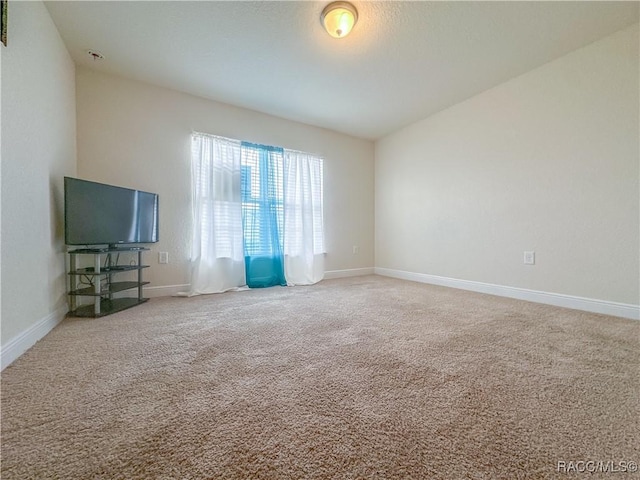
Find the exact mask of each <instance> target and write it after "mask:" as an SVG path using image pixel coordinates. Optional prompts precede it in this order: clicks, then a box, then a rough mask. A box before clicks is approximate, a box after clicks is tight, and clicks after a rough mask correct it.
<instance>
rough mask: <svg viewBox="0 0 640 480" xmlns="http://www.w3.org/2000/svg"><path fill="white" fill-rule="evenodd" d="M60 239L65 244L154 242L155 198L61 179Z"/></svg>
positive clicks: (156, 236) (111, 244)
mask: <svg viewBox="0 0 640 480" xmlns="http://www.w3.org/2000/svg"><path fill="white" fill-rule="evenodd" d="M64 239H65V243H66V244H67V245H87V246H89V245H108V246H109V247H112V248H113V247H115V246H117V245H119V244H137V243H155V242H157V241H158V195H157V194H155V193H149V192H141V191H139V190H132V189H130V188H123V187H116V186H114V185H105V184H102V183H96V182H89V181H87V180H80V179H78V178H71V177H64Z"/></svg>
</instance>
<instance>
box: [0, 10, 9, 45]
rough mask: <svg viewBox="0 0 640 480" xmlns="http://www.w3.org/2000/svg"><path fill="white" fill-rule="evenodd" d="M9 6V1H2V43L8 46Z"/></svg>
mask: <svg viewBox="0 0 640 480" xmlns="http://www.w3.org/2000/svg"><path fill="white" fill-rule="evenodd" d="M8 6H9V0H0V10H2V13H1V15H0V18H2V25H1V27H0V41H2V43H3V44H4V46H5V47H6V46H7V7H8Z"/></svg>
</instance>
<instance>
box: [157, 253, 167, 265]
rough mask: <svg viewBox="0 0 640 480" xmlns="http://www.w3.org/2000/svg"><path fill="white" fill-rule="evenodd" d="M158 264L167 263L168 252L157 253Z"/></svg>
mask: <svg viewBox="0 0 640 480" xmlns="http://www.w3.org/2000/svg"><path fill="white" fill-rule="evenodd" d="M158 263H169V252H158Z"/></svg>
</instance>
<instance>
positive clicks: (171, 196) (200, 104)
mask: <svg viewBox="0 0 640 480" xmlns="http://www.w3.org/2000/svg"><path fill="white" fill-rule="evenodd" d="M76 82H77V112H78V175H79V176H80V177H81V178H85V179H88V180H94V181H98V182H104V183H110V184H115V185H121V186H125V187H132V188H138V189H142V190H148V191H152V192H157V193H159V194H160V239H161V240H160V242H159V243H157V244H154V245H152V248H153V251H152V252H151V253H147V259H149V260H150V264H151V266H152V268H150V269H148V270H147V271H145V275H146V277H147V279H148V280H150V281H151V283H152V286H156V287H162V286H172V285H184V284H187V283H189V268H188V261H189V252H190V232H191V209H190V200H191V196H190V195H191V194H190V175H191V173H190V134H191V132H192V131H200V132H205V133H211V134H215V135H222V136H226V137H231V138H236V139H240V140H247V141H251V142H257V143H263V144H267V145H278V146H282V147H285V148H292V149H296V150H302V151H306V152H310V153H314V154H318V155H321V156H323V157H324V159H325V229H326V244H327V249H328V253H327V257H326V269H327V270H341V269H353V268H367V267H373V258H374V252H373V218H374V213H373V204H374V201H373V189H374V182H373V143H372V142H369V141H365V140H360V139H356V138H353V137H349V136H346V135H343V134H339V133H335V132H332V131H329V130H324V129H320V128H316V127H311V126H308V125H303V124H300V123H296V122H291V121H288V120H283V119H280V118H276V117H272V116H269V115H265V114H261V113H257V112H253V111H250V110H246V109H242V108H238V107H233V106H230V105H224V104H221V103H218V102H214V101H209V100H205V99H203V98H198V97H194V96H191V95H187V94H183V93H180V92H176V91H173V90H168V89H165V88H159V87H154V86H151V85H148V84H145V83H141V82H137V81H133V80H127V79H124V78H120V77H115V76H110V75H106V74H102V73H98V72H95V71H91V70H88V69H85V68H78V70H77V75H76ZM353 245H357V246H359V247H360V252H359V254H357V255H354V254H353V249H352V247H353ZM159 251H166V252H169V259H170V263H169V264H168V265H159V264H158V261H157V260H158V258H157V257H158V255H157V252H159Z"/></svg>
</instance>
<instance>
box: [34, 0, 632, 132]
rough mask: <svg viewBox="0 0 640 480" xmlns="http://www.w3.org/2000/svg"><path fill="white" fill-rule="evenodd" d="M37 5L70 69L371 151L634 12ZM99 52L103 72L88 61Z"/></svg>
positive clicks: (372, 5)
mask: <svg viewBox="0 0 640 480" xmlns="http://www.w3.org/2000/svg"><path fill="white" fill-rule="evenodd" d="M327 3H328V1H327V2H315V1H299V2H275V1H257V2H245V1H239V2H232V1H226V2H181V1H176V2H150V1H132V2H130V1H126V2H112V1H108V2H94V1H71V2H61V1H55V2H47V8H48V9H49V12H50V13H51V16H52V18H53V20H54V22H55V24H56V26H57V27H58V30H59V31H60V34H61V36H62V38H63V40H64V42H65V44H66V46H67V48H68V49H69V52H70V53H71V56H72V57H73V59H74V60H75V62H76V64H77V65H82V66H84V67H88V68H91V69H95V70H99V71H102V72H108V73H112V74H116V75H121V76H124V77H128V78H133V79H137V80H141V81H145V82H148V83H152V84H155V85H159V86H164V87H169V88H172V89H175V90H179V91H182V92H187V93H191V94H194V95H198V96H201V97H205V98H209V99H212V100H217V101H220V102H224V103H228V104H232V105H237V106H240V107H245V108H249V109H252V110H257V111H260V112H265V113H269V114H271V115H276V116H279V117H283V118H287V119H290V120H295V121H299V122H303V123H307V124H310V125H315V126H319V127H324V128H328V129H331V130H336V131H339V132H343V133H346V134H350V135H353V136H356V137H362V138H367V139H376V138H379V137H381V136H384V135H386V134H388V133H391V132H393V131H395V130H397V129H399V128H401V127H403V126H405V125H407V124H410V123H412V122H414V121H416V120H419V119H422V118H425V117H427V116H429V115H431V114H433V113H435V112H437V111H439V110H442V109H444V108H446V107H448V106H450V105H453V104H455V103H458V102H460V101H462V100H464V99H466V98H469V97H471V96H473V95H475V94H477V93H479V92H481V91H484V90H487V89H488V88H491V87H493V86H495V85H497V84H499V83H502V82H504V81H506V80H508V79H510V78H513V77H515V76H517V75H520V74H522V73H524V72H527V71H529V70H531V69H533V68H535V67H537V66H540V65H542V64H544V63H546V62H549V61H550V60H553V59H555V58H558V57H560V56H562V55H564V54H566V53H568V52H570V51H572V50H575V49H576V48H579V47H581V46H583V45H586V44H588V43H591V42H593V41H595V40H598V39H600V38H602V37H604V36H607V35H609V34H611V33H613V32H615V31H617V30H620V29H622V28H625V27H627V26H629V25H631V24H633V23H636V22H638V15H639V8H638V7H639V3H638V2H608V1H605V2H369V1H359V0H356V1H354V2H353V4H354V5H355V6H356V8H357V9H358V12H359V20H358V23H357V24H356V26H355V28H354V29H353V31H352V33H351V34H350V35H349V36H348V37H345V38H342V39H335V38H332V37H330V36H329V35H328V34H327V33H326V32H325V31H324V30H323V28H322V26H321V25H320V20H319V18H320V12H321V11H322V9H323V8H324V6H325V5H326V4H327ZM89 49H93V50H97V51H99V52H101V53H102V54H103V55H104V56H105V59H104V60H99V61H95V60H93V59H91V58H90V57H89V55H87V53H86V51H87V50H89Z"/></svg>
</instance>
